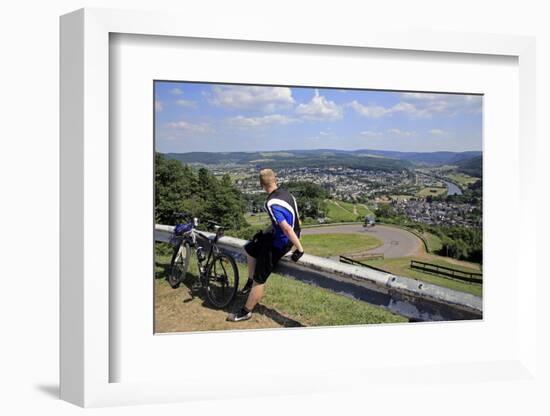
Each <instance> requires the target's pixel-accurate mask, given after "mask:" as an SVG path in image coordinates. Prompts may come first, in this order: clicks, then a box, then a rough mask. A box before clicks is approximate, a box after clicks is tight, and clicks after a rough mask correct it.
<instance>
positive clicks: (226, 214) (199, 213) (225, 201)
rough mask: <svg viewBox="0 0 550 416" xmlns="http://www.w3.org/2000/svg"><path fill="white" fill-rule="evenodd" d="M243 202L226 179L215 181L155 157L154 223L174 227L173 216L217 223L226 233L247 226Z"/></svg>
mask: <svg viewBox="0 0 550 416" xmlns="http://www.w3.org/2000/svg"><path fill="white" fill-rule="evenodd" d="M244 211H245V205H244V199H243V196H242V194H241V192H239V191H238V190H237V189H236V188H235V187H234V186H233V184H232V183H231V178H230V177H229V175H224V176H222V178H221V179H217V178H216V177H215V176H214V175H213V174H212V173H211V172H210V171H209V170H208V169H205V168H200V169H198V171H196V172H195V171H193V169H191V168H190V167H189V166H186V165H182V164H181V163H180V162H179V161H177V160H167V159H166V158H165V157H164V156H163V155H161V154H159V153H157V154H156V155H155V221H156V222H157V223H161V224H175V223H176V222H177V218H176V217H175V216H174V213H176V212H186V213H189V214H190V215H192V216H196V217H198V218H200V220H201V221H202V222H206V221H208V220H212V221H216V222H221V223H222V224H224V225H225V226H226V227H227V228H229V229H234V230H239V229H241V228H243V227H245V226H246V225H247V223H246V220H245V218H244Z"/></svg>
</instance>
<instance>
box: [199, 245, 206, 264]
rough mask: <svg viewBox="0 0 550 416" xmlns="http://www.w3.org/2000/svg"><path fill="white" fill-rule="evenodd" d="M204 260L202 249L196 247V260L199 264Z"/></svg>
mask: <svg viewBox="0 0 550 416" xmlns="http://www.w3.org/2000/svg"><path fill="white" fill-rule="evenodd" d="M205 258H206V256H205V254H204V250H203V248H202V247H200V246H199V247H197V259H199V261H200V262H202V261H204V259H205Z"/></svg>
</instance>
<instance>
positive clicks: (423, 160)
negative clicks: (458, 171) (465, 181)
mask: <svg viewBox="0 0 550 416" xmlns="http://www.w3.org/2000/svg"><path fill="white" fill-rule="evenodd" d="M367 152H368V153H369V154H371V155H378V156H383V157H389V158H393V159H399V160H407V161H409V162H412V163H414V164H426V165H454V164H455V163H456V162H458V161H460V160H465V159H470V158H472V157H476V156H481V152H479V151H467V152H397V151H391V150H355V151H354V153H367Z"/></svg>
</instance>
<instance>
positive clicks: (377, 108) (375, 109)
mask: <svg viewBox="0 0 550 416" xmlns="http://www.w3.org/2000/svg"><path fill="white" fill-rule="evenodd" d="M348 106H350V107H351V108H353V109H354V110H355V111H356V112H357V114H359V115H361V116H363V117H368V118H380V117H384V116H385V115H387V114H389V113H390V112H391V110H390V109H387V108H384V107H382V106H381V105H370V104H369V105H363V104H360V103H359V102H357V100H353V101H352V102H351V103H348Z"/></svg>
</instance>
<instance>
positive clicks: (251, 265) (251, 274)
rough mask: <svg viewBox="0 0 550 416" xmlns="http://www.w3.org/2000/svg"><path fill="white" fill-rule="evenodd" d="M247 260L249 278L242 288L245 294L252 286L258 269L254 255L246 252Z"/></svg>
mask: <svg viewBox="0 0 550 416" xmlns="http://www.w3.org/2000/svg"><path fill="white" fill-rule="evenodd" d="M246 261H247V264H248V280H247V282H246V284H245V285H244V287H243V288H242V293H243V294H247V293H248V292H249V291H250V289H251V288H252V278H253V277H254V271H255V270H256V259H255V258H254V257H252V256H251V255H250V254H248V253H246Z"/></svg>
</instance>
